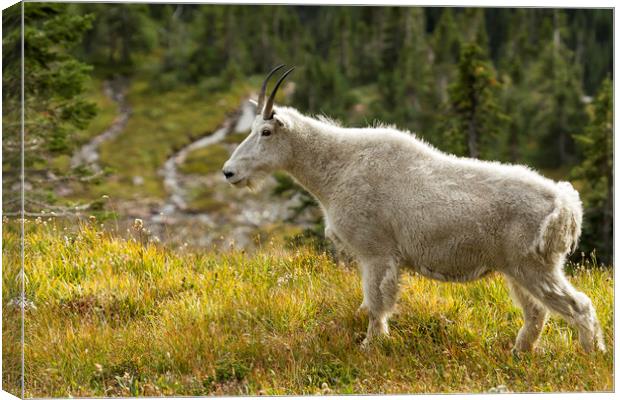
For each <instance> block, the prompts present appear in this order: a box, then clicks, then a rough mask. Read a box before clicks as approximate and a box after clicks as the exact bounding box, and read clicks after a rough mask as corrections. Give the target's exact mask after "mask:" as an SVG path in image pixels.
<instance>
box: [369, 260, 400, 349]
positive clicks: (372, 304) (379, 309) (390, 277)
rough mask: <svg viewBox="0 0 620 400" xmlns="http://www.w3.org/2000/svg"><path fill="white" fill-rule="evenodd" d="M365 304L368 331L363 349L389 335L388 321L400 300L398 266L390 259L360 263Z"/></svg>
mask: <svg viewBox="0 0 620 400" xmlns="http://www.w3.org/2000/svg"><path fill="white" fill-rule="evenodd" d="M360 265H361V270H362V288H363V291H364V302H363V303H362V305H361V306H360V308H365V309H366V310H367V311H368V318H369V320H368V331H367V334H366V339H364V342H363V343H362V347H367V346H368V345H369V344H370V342H371V341H372V340H373V339H374V338H375V337H378V336H383V335H387V334H388V323H387V320H388V318H389V316H390V314H391V313H392V311H393V309H394V305H395V304H396V299H397V298H398V265H397V264H396V263H395V262H394V261H393V260H391V259H389V258H376V259H367V260H363V261H361V262H360Z"/></svg>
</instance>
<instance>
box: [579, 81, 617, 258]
mask: <svg viewBox="0 0 620 400" xmlns="http://www.w3.org/2000/svg"><path fill="white" fill-rule="evenodd" d="M588 114H589V123H588V125H587V126H586V127H585V129H584V131H583V133H580V134H577V135H574V138H575V140H576V141H577V144H578V145H579V147H580V148H581V150H582V152H583V157H584V159H583V161H582V162H581V164H579V165H578V166H577V167H576V168H575V169H574V170H573V174H574V178H576V179H578V180H579V181H580V182H581V184H582V186H581V187H582V189H581V199H582V201H583V203H584V208H585V215H584V226H583V231H584V234H583V236H582V238H581V244H580V250H581V251H583V252H585V253H586V254H588V255H589V254H590V253H591V252H592V251H593V250H595V249H596V253H597V254H598V259H599V262H601V261H602V262H604V263H606V264H611V263H612V254H613V87H612V83H611V80H609V79H607V80H605V81H604V82H603V83H602V85H601V88H600V90H599V93H598V95H597V96H596V99H595V100H594V102H593V103H592V104H591V106H590V107H589V108H588Z"/></svg>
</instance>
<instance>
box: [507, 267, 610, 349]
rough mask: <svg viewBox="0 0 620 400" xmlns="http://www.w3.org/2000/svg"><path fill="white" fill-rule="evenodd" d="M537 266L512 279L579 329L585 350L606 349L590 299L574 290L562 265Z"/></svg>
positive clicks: (580, 340)
mask: <svg viewBox="0 0 620 400" xmlns="http://www.w3.org/2000/svg"><path fill="white" fill-rule="evenodd" d="M545 267H547V266H540V267H539V266H537V267H533V268H532V269H528V270H525V269H523V270H521V274H519V276H513V278H514V279H515V280H516V281H517V282H518V283H519V284H520V285H521V286H522V287H525V288H527V291H528V292H529V293H530V294H531V295H533V296H534V297H535V298H536V299H537V300H538V301H539V302H541V303H542V304H543V305H545V306H546V307H547V308H548V309H549V310H551V311H553V312H556V313H558V314H560V316H562V317H563V318H564V319H565V320H566V321H567V322H568V323H570V324H571V325H573V326H574V327H575V328H577V330H578V331H579V342H580V343H581V346H582V347H583V349H584V350H585V351H586V352H590V351H592V350H594V349H595V348H596V349H598V350H600V351H603V352H604V351H605V342H604V340H603V331H602V330H601V326H600V323H599V321H598V319H597V318H596V312H595V311H594V307H593V305H592V301H591V300H590V299H589V298H588V296H586V295H585V294H584V293H582V292H579V291H577V290H576V289H575V288H574V287H573V286H572V285H571V284H570V282H569V281H568V280H567V279H566V277H565V276H564V274H563V273H562V270H561V267H560V266H559V265H558V266H553V267H551V268H549V267H547V268H545Z"/></svg>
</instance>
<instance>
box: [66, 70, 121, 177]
mask: <svg viewBox="0 0 620 400" xmlns="http://www.w3.org/2000/svg"><path fill="white" fill-rule="evenodd" d="M127 86H128V82H127V80H126V79H123V78H117V79H114V80H106V81H104V82H103V91H104V93H105V95H106V96H108V97H109V98H110V99H112V100H114V101H115V102H116V103H117V104H118V116H117V117H116V118H115V119H114V121H113V122H112V125H110V127H109V128H108V129H106V130H105V131H103V132H102V133H101V134H99V135H97V136H95V137H94V138H92V139H91V140H90V141H89V142H88V143H86V144H85V145H83V146H82V147H81V148H80V149H78V150H77V151H76V152H75V154H74V155H73V157H72V158H71V167H73V168H75V167H78V166H81V165H84V166H88V167H89V168H90V169H91V170H93V171H94V172H100V171H101V166H100V165H99V147H100V146H101V145H102V144H103V143H104V142H107V141H108V140H112V139H114V138H115V137H117V136H118V135H119V134H120V133H121V132H122V131H123V129H125V126H126V125H127V121H128V120H129V116H130V115H131V107H130V106H129V104H128V103H127V101H126V100H125V92H126V90H127Z"/></svg>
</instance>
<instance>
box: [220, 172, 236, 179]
mask: <svg viewBox="0 0 620 400" xmlns="http://www.w3.org/2000/svg"><path fill="white" fill-rule="evenodd" d="M222 172H223V173H224V176H225V177H226V179H228V178H232V177H233V176H235V173H234V172H230V171H222Z"/></svg>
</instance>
